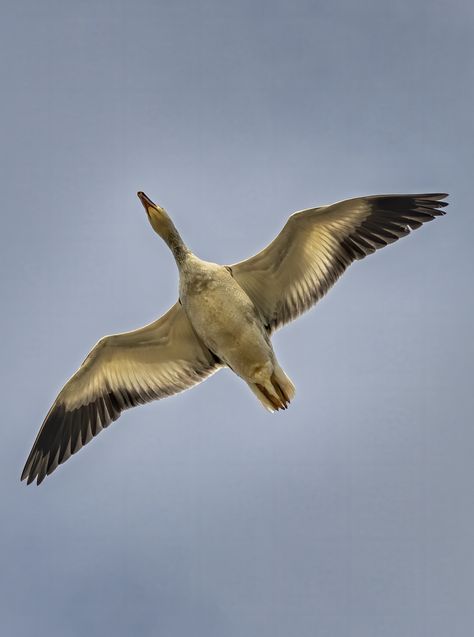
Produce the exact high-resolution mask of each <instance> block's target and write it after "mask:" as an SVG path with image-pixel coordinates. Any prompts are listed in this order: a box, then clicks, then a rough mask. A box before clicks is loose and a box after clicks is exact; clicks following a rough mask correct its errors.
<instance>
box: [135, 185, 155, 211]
mask: <svg viewBox="0 0 474 637" xmlns="http://www.w3.org/2000/svg"><path fill="white" fill-rule="evenodd" d="M137 197H138V198H139V199H140V201H141V202H142V204H143V207H144V208H145V210H146V212H147V214H149V213H148V208H154V209H155V210H156V205H155V204H154V203H153V201H152V200H151V199H149V197H147V196H146V195H145V193H144V192H142V191H141V190H140V191H139V192H137Z"/></svg>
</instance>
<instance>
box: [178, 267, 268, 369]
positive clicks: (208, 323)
mask: <svg viewBox="0 0 474 637" xmlns="http://www.w3.org/2000/svg"><path fill="white" fill-rule="evenodd" d="M180 298H181V302H182V303H183V307H184V309H185V311H186V313H187V315H188V317H189V319H190V321H191V323H192V325H193V327H194V329H195V330H196V332H197V334H198V335H199V337H200V338H201V340H202V341H203V342H204V344H205V345H206V346H207V347H208V348H209V349H210V350H211V351H212V352H213V353H214V354H215V355H216V356H218V357H219V358H220V359H221V360H222V361H223V362H224V363H226V364H227V365H228V366H229V367H231V368H232V369H233V370H234V371H235V373H237V374H239V376H242V377H243V378H245V379H248V378H251V377H253V375H254V373H255V369H256V368H257V367H258V368H259V367H261V366H262V365H266V364H267V363H269V362H272V361H273V350H272V348H271V345H270V342H269V340H268V338H267V336H266V333H265V330H264V328H263V326H262V325H261V322H260V321H259V319H258V317H257V314H256V311H255V308H254V306H253V304H252V302H251V300H250V299H249V297H248V296H247V295H246V294H245V292H244V291H243V290H242V288H241V287H240V286H239V285H238V284H237V283H236V282H235V280H234V279H233V278H232V276H231V274H230V273H229V272H228V270H226V269H225V268H222V267H220V268H219V269H217V270H216V271H210V272H209V271H207V269H206V270H204V271H203V272H197V273H196V272H193V275H192V276H189V277H187V279H185V280H184V281H183V282H182V284H181V289H180Z"/></svg>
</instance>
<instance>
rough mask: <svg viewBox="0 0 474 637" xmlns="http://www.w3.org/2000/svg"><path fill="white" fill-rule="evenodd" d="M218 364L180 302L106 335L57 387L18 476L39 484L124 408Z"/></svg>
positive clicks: (187, 383)
mask: <svg viewBox="0 0 474 637" xmlns="http://www.w3.org/2000/svg"><path fill="white" fill-rule="evenodd" d="M218 367H219V365H218V364H217V363H216V360H215V358H214V357H213V355H212V354H211V352H210V351H209V350H208V349H207V348H206V347H205V346H204V345H203V344H202V343H201V342H200V341H199V340H198V337H197V336H196V334H195V332H194V330H193V328H192V326H191V323H190V322H189V320H188V318H187V316H186V314H185V312H184V310H183V309H182V307H181V305H180V304H179V303H176V305H174V306H173V307H172V308H171V309H170V310H169V311H168V312H167V313H166V314H165V315H164V316H162V317H161V318H160V319H158V320H157V321H155V322H154V323H151V324H150V325H147V326H146V327H143V328H141V329H138V330H135V331H133V332H126V333H124V334H116V335H114V336H105V337H104V338H102V339H101V340H100V341H99V342H98V343H97V345H96V346H95V347H94V348H93V350H92V351H91V352H90V354H89V355H88V356H87V358H86V359H85V361H84V362H83V364H82V365H81V367H80V368H79V369H78V371H77V372H76V373H75V374H74V376H72V378H71V379H70V380H69V381H68V382H67V383H66V385H65V386H64V387H63V389H62V390H61V391H60V393H59V395H58V397H57V398H56V400H55V402H54V404H53V406H52V407H51V409H50V411H49V413H48V415H47V416H46V418H45V421H44V423H43V426H42V427H41V429H40V431H39V433H38V436H37V438H36V440H35V443H34V445H33V448H32V450H31V452H30V455H29V456H28V460H27V461H26V464H25V468H24V469H23V473H22V475H21V479H22V480H24V479H25V478H27V483H28V484H30V483H31V482H33V480H34V479H35V478H37V483H38V484H40V483H41V482H42V481H43V480H44V478H45V476H46V475H49V474H50V473H52V472H53V471H54V470H55V469H56V467H57V466H58V465H59V464H61V463H62V462H65V461H66V460H67V459H68V458H69V457H70V456H71V455H72V454H73V453H76V451H79V449H81V447H83V446H84V445H85V444H87V443H88V442H89V441H90V440H91V439H92V438H93V437H94V436H96V435H97V434H98V433H99V432H100V431H102V429H104V428H105V427H107V426H108V425H109V424H110V423H111V422H112V421H114V420H117V418H118V417H119V416H120V414H121V412H122V411H123V410H124V409H128V408H130V407H134V406H135V405H140V404H143V403H146V402H150V401H152V400H156V399H158V398H163V397H165V396H170V395H171V394H176V393H177V392H180V391H183V390H184V389H188V388H189V387H191V386H192V385H195V384H196V383H199V382H200V381H202V380H204V379H205V378H206V377H207V376H209V375H210V374H212V373H213V372H214V371H216V370H217V369H218Z"/></svg>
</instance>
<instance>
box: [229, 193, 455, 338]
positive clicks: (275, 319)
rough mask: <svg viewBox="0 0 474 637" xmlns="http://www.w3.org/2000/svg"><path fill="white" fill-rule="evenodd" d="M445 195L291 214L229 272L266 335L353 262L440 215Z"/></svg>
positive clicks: (378, 198)
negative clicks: (275, 233) (270, 238)
mask: <svg viewBox="0 0 474 637" xmlns="http://www.w3.org/2000/svg"><path fill="white" fill-rule="evenodd" d="M447 196H448V195H447V194H445V193H427V194H416V195H375V196H370V197H358V198H355V199H347V200H345V201H340V202H338V203H335V204H333V205H330V206H323V207H320V208H310V209H308V210H302V211H300V212H296V213H294V214H293V215H291V217H290V218H289V219H288V221H287V223H286V225H285V226H284V228H283V229H282V231H281V232H280V234H279V235H278V236H277V237H276V238H275V239H274V240H273V241H272V243H270V244H269V245H268V246H267V247H266V248H264V249H263V250H262V251H261V252H259V253H258V254H256V255H255V256H253V257H251V258H250V259H247V260H245V261H241V262H240V263H236V264H234V265H232V266H230V267H231V270H232V273H233V276H234V278H235V279H236V281H237V282H238V283H239V284H240V285H241V286H242V288H243V289H244V290H245V291H246V292H247V294H248V296H249V297H250V298H251V300H252V301H253V303H254V305H255V307H256V308H257V309H258V310H259V312H260V315H261V317H262V320H263V321H264V322H265V324H266V325H267V328H268V330H269V331H273V330H276V329H277V328H279V327H281V326H282V325H284V324H285V323H288V322H289V321H291V320H293V319H295V318H296V317H297V316H299V315H300V314H301V313H302V312H305V311H306V310H308V309H309V308H310V307H311V306H312V305H314V304H315V303H317V301H319V299H321V298H322V297H323V296H324V295H325V294H326V292H327V291H328V290H329V288H330V287H331V286H332V285H334V283H335V282H336V281H337V279H338V278H339V277H340V276H341V274H343V272H344V271H345V270H346V269H347V268H348V267H349V265H350V264H351V263H352V262H353V261H355V260H356V259H363V258H364V257H366V256H367V255H368V254H372V253H373V252H375V251H376V250H378V249H380V248H383V247H385V246H386V245H389V244H390V243H394V242H395V241H398V239H400V238H401V237H404V236H406V235H407V234H409V233H410V231H411V230H415V229H416V228H419V227H420V226H421V225H423V224H424V223H426V222H427V221H431V220H432V219H434V218H435V217H437V216H440V215H443V214H444V211H443V210H442V208H443V207H444V206H447V205H448V204H447V203H446V202H444V201H442V200H443V199H444V198H446V197H447Z"/></svg>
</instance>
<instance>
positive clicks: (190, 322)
mask: <svg viewBox="0 0 474 637" xmlns="http://www.w3.org/2000/svg"><path fill="white" fill-rule="evenodd" d="M138 196H139V198H140V200H141V202H142V204H143V205H144V207H145V210H146V212H147V214H148V218H149V220H150V223H151V225H152V226H153V228H154V229H155V231H156V232H157V233H158V234H159V235H160V236H161V237H162V238H163V239H164V240H165V242H166V243H167V244H168V246H169V247H170V249H171V251H172V253H173V255H174V257H175V260H176V263H177V266H178V269H179V276H180V284H179V301H178V302H177V303H176V304H175V305H174V306H173V307H172V308H171V309H170V310H169V311H168V312H167V313H166V314H165V315H164V316H162V317H161V318H160V319H158V320H157V321H155V322H154V323H151V324H150V325H147V326H145V327H143V328H141V329H138V330H135V331H133V332H126V333H124V334H116V335H114V336H106V337H104V338H102V339H101V340H100V341H99V342H98V343H97V345H96V346H95V347H94V348H93V349H92V351H91V352H90V354H89V355H88V356H87V358H86V359H85V361H84V362H83V364H82V365H81V367H80V368H79V370H78V371H77V372H76V373H75V374H74V375H73V376H72V378H71V379H70V380H69V381H68V382H67V383H66V385H65V386H64V387H63V389H62V390H61V391H60V393H59V395H58V397H57V398H56V400H55V402H54V404H53V406H52V407H51V409H50V411H49V412H48V414H47V416H46V418H45V421H44V423H43V425H42V427H41V429H40V431H39V433H38V436H37V438H36V440H35V443H34V445H33V448H32V450H31V452H30V455H29V457H28V459H27V461H26V464H25V468H24V469H23V473H22V476H21V479H22V480H24V479H25V478H26V479H27V483H28V484H29V483H31V482H32V481H33V480H35V479H36V480H37V483H38V484H40V483H41V482H42V481H43V480H44V478H45V476H46V475H49V474H50V473H52V471H54V470H55V469H56V467H57V466H58V465H59V464H61V463H63V462H65V460H67V459H68V458H69V457H70V456H71V455H72V454H74V453H76V451H78V450H79V449H80V448H81V447H83V446H84V445H85V444H87V443H88V442H89V441H90V440H91V439H92V438H93V437H94V436H96V435H97V434H98V433H99V432H100V431H101V430H102V429H103V428H105V427H107V426H108V425H109V424H110V423H111V422H112V421H114V420H116V419H117V418H118V417H119V415H120V414H121V412H122V411H123V410H124V409H128V408H129V407H133V406H135V405H138V404H143V403H145V402H149V401H151V400H155V399H158V398H163V397H165V396H170V395H171V394H175V393H177V392H180V391H183V390H185V389H188V388H189V387H192V386H193V385H195V384H196V383H199V382H200V381H202V380H204V379H205V378H207V377H208V376H209V375H211V374H212V373H214V372H215V371H217V370H218V369H219V368H220V367H222V366H228V367H230V368H231V369H232V370H233V371H234V372H235V373H236V374H238V375H239V376H240V377H241V378H243V380H245V382H247V384H248V385H249V387H250V389H251V390H252V391H253V392H254V394H255V395H256V396H257V398H258V399H259V400H260V402H261V403H262V404H263V405H264V407H266V408H267V409H268V410H270V411H275V410H278V409H286V408H287V406H288V404H289V402H290V401H291V399H292V398H293V396H294V391H295V390H294V386H293V383H292V382H291V380H290V379H289V378H288V376H287V375H286V374H285V372H284V371H283V370H282V369H281V367H280V366H279V364H278V362H277V359H276V356H275V353H274V351H273V347H272V344H271V340H270V337H271V334H272V332H273V331H274V330H276V329H277V328H278V327H281V326H282V325H284V324H285V323H288V322H289V321H291V320H293V319H295V318H296V317H297V316H299V315H300V314H301V313H302V312H304V311H306V310H307V309H309V308H310V307H311V306H312V305H313V304H314V303H316V302H317V301H318V300H319V299H320V298H321V297H322V296H323V295H324V294H325V293H326V292H327V291H328V290H329V288H330V287H331V286H332V285H333V284H334V283H335V281H336V280H337V279H338V278H339V276H340V275H341V274H342V273H343V272H344V271H345V269H346V268H347V267H348V266H349V265H350V264H351V263H352V262H353V261H354V260H355V259H362V258H363V257H365V256H366V255H368V254H371V253H372V252H374V251H375V250H377V249H378V248H381V247H383V246H386V245H387V244H389V243H392V242H394V241H396V240H397V239H399V238H401V237H403V236H405V235H406V234H408V233H409V232H410V230H412V229H415V228H418V227H420V226H421V225H422V224H423V223H424V222H426V221H431V220H432V219H433V218H434V217H436V216H439V215H442V214H444V213H443V211H442V210H441V208H443V207H444V206H446V205H447V203H446V202H444V201H442V200H443V199H444V198H445V197H447V195H446V194H444V193H436V194H417V195H379V196H371V197H359V198H356V199H349V200H346V201H341V202H338V203H336V204H333V205H330V206H322V207H319V208H311V209H308V210H303V211H301V212H296V213H294V214H293V215H292V216H291V217H290V218H289V219H288V221H287V223H286V225H285V226H284V228H283V230H282V231H281V232H280V234H279V235H278V236H277V237H276V238H275V239H274V241H272V243H270V245H268V246H267V247H266V248H265V249H264V250H262V251H261V252H259V253H258V254H256V255H255V256H253V257H251V258H250V259H247V260H246V261H241V262H240V263H237V264H235V265H231V266H224V265H218V264H216V263H210V262H207V261H203V260H201V259H199V258H198V257H196V256H195V255H194V254H193V253H192V252H191V251H190V250H189V249H188V248H187V246H186V245H185V244H184V242H183V240H182V239H181V237H180V235H179V233H178V231H177V230H176V228H175V226H174V224H173V222H172V221H171V219H170V217H169V216H168V214H167V213H166V212H165V210H164V209H163V208H161V207H160V206H158V205H156V204H154V203H153V202H152V201H151V200H150V199H149V198H148V197H147V196H146V195H145V194H144V193H142V192H139V193H138Z"/></svg>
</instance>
